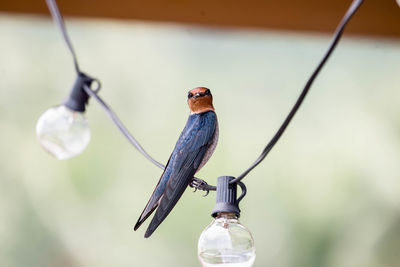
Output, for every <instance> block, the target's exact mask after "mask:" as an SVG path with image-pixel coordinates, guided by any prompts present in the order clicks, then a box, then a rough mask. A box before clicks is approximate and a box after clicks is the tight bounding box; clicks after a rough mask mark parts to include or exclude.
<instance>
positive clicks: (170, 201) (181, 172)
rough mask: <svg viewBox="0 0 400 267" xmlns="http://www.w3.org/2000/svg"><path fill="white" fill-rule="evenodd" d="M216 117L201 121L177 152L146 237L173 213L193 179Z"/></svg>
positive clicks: (210, 139) (208, 141)
mask: <svg viewBox="0 0 400 267" xmlns="http://www.w3.org/2000/svg"><path fill="white" fill-rule="evenodd" d="M215 128H216V117H211V118H208V119H205V120H204V119H203V120H200V122H199V124H198V125H196V126H195V127H192V129H191V131H190V132H189V133H188V135H189V136H182V137H183V138H187V139H186V140H187V141H186V142H185V143H184V145H183V147H182V148H181V149H179V151H177V154H176V157H175V158H174V161H173V162H172V163H171V164H173V165H172V173H171V176H170V179H169V181H168V183H167V186H166V188H165V192H164V195H163V197H162V199H161V201H160V205H159V207H158V209H157V211H156V214H155V215H154V217H153V219H152V221H151V222H150V225H149V227H148V228H147V231H146V233H145V237H149V236H150V235H151V234H152V233H153V232H154V231H155V230H156V229H157V227H158V226H159V225H160V224H161V223H162V221H164V219H165V218H166V217H167V216H168V214H169V213H170V212H171V210H172V209H173V207H174V206H175V205H176V203H177V202H178V200H179V198H180V197H181V196H182V194H183V192H184V191H185V189H186V188H187V186H188V184H189V182H190V181H191V179H192V178H193V176H194V174H195V173H196V171H197V169H198V168H199V166H200V163H201V162H202V160H203V157H204V155H205V153H206V151H207V149H208V146H209V144H210V142H211V141H212V140H213V136H214V134H215Z"/></svg>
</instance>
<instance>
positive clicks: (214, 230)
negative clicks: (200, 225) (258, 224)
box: [197, 213, 256, 267]
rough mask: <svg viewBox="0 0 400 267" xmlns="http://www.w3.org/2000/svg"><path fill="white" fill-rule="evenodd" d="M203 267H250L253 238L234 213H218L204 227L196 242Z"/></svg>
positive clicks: (252, 255)
mask: <svg viewBox="0 0 400 267" xmlns="http://www.w3.org/2000/svg"><path fill="white" fill-rule="evenodd" d="M197 252H198V257H199V259H200V262H201V264H202V265H203V266H204V267H212V266H221V267H222V266H224V267H251V266H252V265H253V263H254V260H255V258H256V250H255V247H254V240H253V237H252V236H251V233H250V232H249V230H248V229H247V228H246V227H244V226H243V225H242V224H240V222H239V220H238V217H237V216H236V214H234V213H219V214H218V215H217V217H216V218H215V219H214V221H213V222H212V223H211V224H210V225H209V226H208V227H207V228H206V229H204V231H203V233H202V234H201V235H200V238H199V243H198V251H197Z"/></svg>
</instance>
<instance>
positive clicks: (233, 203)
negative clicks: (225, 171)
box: [211, 176, 246, 218]
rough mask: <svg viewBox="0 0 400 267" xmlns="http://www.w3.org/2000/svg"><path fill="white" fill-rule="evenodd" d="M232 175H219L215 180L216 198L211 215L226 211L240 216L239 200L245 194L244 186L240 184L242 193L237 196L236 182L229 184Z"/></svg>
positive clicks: (214, 215) (215, 215)
mask: <svg viewBox="0 0 400 267" xmlns="http://www.w3.org/2000/svg"><path fill="white" fill-rule="evenodd" d="M233 179H234V177H232V176H221V177H218V180H217V199H216V203H215V206H214V209H213V210H212V213H211V216H212V217H214V218H215V217H217V215H218V213H221V212H227V213H234V214H236V215H237V216H238V217H240V209H239V201H240V200H241V199H242V198H243V197H244V195H245V194H246V187H245V186H244V184H242V183H241V184H240V186H241V188H242V195H241V196H240V197H239V199H238V198H237V183H233V184H230V183H229V182H230V181H232V180H233Z"/></svg>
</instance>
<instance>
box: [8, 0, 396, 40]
mask: <svg viewBox="0 0 400 267" xmlns="http://www.w3.org/2000/svg"><path fill="white" fill-rule="evenodd" d="M351 2H352V1H351V0H247V1H245V0H241V1H239V0H202V1H194V0H192V1H190V0H58V4H59V7H60V9H61V11H62V13H63V14H64V16H79V17H97V18H113V19H138V20H149V21H167V22H178V23H192V24H199V25H208V26H230V27H254V28H266V29H279V30H294V31H320V32H321V31H322V32H324V31H327V32H332V31H333V30H334V29H335V27H336V25H337V23H338V22H339V20H340V18H341V17H342V16H343V14H344V12H345V11H346V9H347V8H348V6H349V5H350V3H351ZM0 12H13V13H30V14H48V10H47V7H46V4H45V0H41V1H40V0H1V1H0ZM347 32H351V33H353V34H362V35H378V36H388V37H390V36H392V37H400V7H399V6H398V5H397V3H396V0H365V1H364V4H363V5H362V6H361V8H360V10H359V12H358V13H357V14H356V16H355V17H354V19H353V20H352V21H351V23H350V25H349V27H348V30H347Z"/></svg>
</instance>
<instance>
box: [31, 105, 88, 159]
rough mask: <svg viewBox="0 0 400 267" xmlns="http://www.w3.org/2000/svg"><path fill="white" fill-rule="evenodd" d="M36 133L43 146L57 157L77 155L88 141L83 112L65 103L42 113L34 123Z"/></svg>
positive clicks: (64, 157) (86, 124)
mask: <svg viewBox="0 0 400 267" xmlns="http://www.w3.org/2000/svg"><path fill="white" fill-rule="evenodd" d="M36 134H37V137H38V139H39V142H40V144H41V145H42V146H43V148H44V149H45V150H46V151H48V152H50V153H51V154H52V155H54V156H55V157H56V158H57V159H68V158H71V157H73V156H76V155H78V154H79V153H81V152H82V151H83V150H84V149H85V148H86V146H87V145H88V144H89V141H90V130H89V126H88V122H87V120H86V118H85V116H84V115H83V113H82V112H79V111H74V110H72V109H69V108H68V107H66V106H65V105H59V106H56V107H52V108H50V109H48V110H47V111H46V112H45V113H43V115H42V116H40V118H39V120H38V122H37V124H36Z"/></svg>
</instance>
